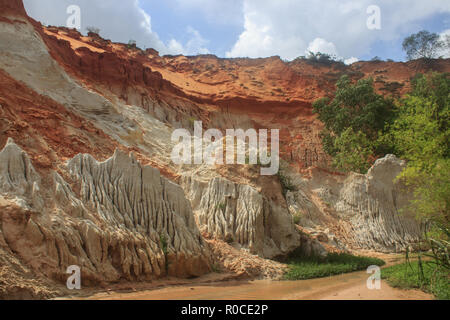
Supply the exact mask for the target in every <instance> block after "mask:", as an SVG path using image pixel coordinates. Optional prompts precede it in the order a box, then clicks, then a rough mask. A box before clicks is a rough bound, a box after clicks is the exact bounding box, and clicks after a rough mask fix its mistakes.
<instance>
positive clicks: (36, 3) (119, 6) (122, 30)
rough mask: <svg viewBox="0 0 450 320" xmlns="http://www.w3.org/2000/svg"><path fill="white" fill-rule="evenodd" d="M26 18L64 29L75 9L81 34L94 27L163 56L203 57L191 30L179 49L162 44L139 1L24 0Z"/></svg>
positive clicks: (177, 45)
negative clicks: (71, 10)
mask: <svg viewBox="0 0 450 320" xmlns="http://www.w3.org/2000/svg"><path fill="white" fill-rule="evenodd" d="M24 5H25V8H26V10H27V12H28V14H29V15H30V16H31V17H33V18H34V19H36V20H38V21H41V22H42V23H44V24H46V25H49V24H50V25H56V26H64V25H66V21H67V18H68V17H69V15H68V14H67V12H66V11H67V8H68V6H70V5H78V6H79V7H80V9H81V24H82V25H81V29H82V30H81V31H82V32H85V31H86V27H89V26H93V27H96V28H99V29H100V34H101V35H102V36H103V37H104V38H107V39H111V40H113V41H116V42H123V43H128V41H129V40H135V41H136V43H137V45H138V46H140V47H142V48H144V47H145V48H154V49H156V50H158V51H159V52H160V53H162V54H192V53H194V52H195V53H197V52H198V53H205V52H207V49H206V48H205V47H204V46H205V44H206V43H207V41H206V40H205V39H203V38H202V37H201V35H200V33H198V31H196V30H194V29H192V28H191V29H188V33H189V34H190V35H191V38H190V40H188V42H187V43H186V44H185V45H182V44H181V43H179V42H178V41H177V40H175V39H172V40H170V41H169V42H168V43H167V44H165V43H164V42H163V41H162V40H161V39H160V38H159V36H158V34H157V33H156V32H154V31H153V30H152V26H151V17H150V15H148V14H147V13H146V12H145V11H144V10H143V9H142V8H141V7H140V2H139V1H138V0H108V1H103V0H24Z"/></svg>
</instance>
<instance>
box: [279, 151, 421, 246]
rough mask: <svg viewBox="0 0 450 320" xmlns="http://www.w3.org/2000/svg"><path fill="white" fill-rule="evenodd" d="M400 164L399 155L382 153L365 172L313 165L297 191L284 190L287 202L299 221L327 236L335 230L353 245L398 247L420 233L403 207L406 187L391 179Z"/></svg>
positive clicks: (407, 194)
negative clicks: (344, 172) (333, 172)
mask: <svg viewBox="0 0 450 320" xmlns="http://www.w3.org/2000/svg"><path fill="white" fill-rule="evenodd" d="M404 168H405V162H404V161H402V160H400V159H398V158H396V157H395V156H393V155H387V156H386V157H385V158H382V159H379V160H377V161H376V162H375V164H374V165H373V167H372V168H371V169H370V170H369V172H368V173H367V174H365V175H363V174H357V173H352V174H350V175H349V176H338V175H336V176H332V175H329V174H327V173H323V172H321V171H319V170H315V171H314V172H313V174H312V177H311V178H310V179H301V181H300V182H299V186H300V187H299V190H298V191H295V192H289V193H288V196H287V199H288V204H289V208H290V210H291V212H292V213H293V214H298V215H299V216H300V220H301V221H300V224H301V225H304V226H306V227H310V228H312V229H314V228H315V229H317V228H318V227H319V229H320V228H321V229H324V230H325V229H326V230H327V231H328V233H331V235H330V237H327V241H326V242H328V240H330V241H335V240H334V238H335V236H336V234H339V235H340V238H341V239H343V240H344V241H345V242H346V243H347V244H348V245H349V246H350V247H353V248H365V249H372V250H377V251H386V252H399V251H403V250H405V249H406V248H407V247H408V246H410V245H411V244H413V243H416V242H418V240H419V239H420V237H421V230H420V226H419V224H418V223H417V222H416V220H415V219H414V218H415V217H414V214H413V213H412V212H410V210H408V205H409V203H410V200H411V199H412V198H411V193H410V192H409V191H408V189H407V188H406V187H405V186H404V185H403V184H402V183H401V182H400V181H397V180H396V177H397V176H398V175H399V174H400V173H401V171H402V170H403V169H404ZM324 181H326V184H324ZM328 238H330V239H328Z"/></svg>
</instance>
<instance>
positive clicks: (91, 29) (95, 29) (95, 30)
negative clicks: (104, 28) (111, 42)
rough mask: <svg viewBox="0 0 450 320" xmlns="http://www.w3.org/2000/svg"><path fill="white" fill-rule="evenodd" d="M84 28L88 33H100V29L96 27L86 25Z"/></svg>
mask: <svg viewBox="0 0 450 320" xmlns="http://www.w3.org/2000/svg"><path fill="white" fill-rule="evenodd" d="M86 30H87V32H88V34H90V33H91V34H96V35H99V34H100V29H99V28H96V27H87V28H86Z"/></svg>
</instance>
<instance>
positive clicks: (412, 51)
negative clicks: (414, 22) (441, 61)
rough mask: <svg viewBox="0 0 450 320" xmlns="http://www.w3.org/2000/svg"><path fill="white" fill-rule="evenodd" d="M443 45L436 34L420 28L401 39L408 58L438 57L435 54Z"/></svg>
mask: <svg viewBox="0 0 450 320" xmlns="http://www.w3.org/2000/svg"><path fill="white" fill-rule="evenodd" d="M444 45H445V44H444V42H442V41H440V36H439V35H438V34H436V33H430V32H428V31H426V30H422V31H420V32H418V33H416V34H412V35H410V36H409V37H407V38H406V39H405V40H404V41H403V50H404V51H405V52H406V55H407V57H408V59H409V60H414V59H422V58H423V59H434V58H437V57H438V56H437V54H438V52H439V50H440V49H442V48H443V47H444Z"/></svg>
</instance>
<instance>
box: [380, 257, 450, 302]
mask: <svg viewBox="0 0 450 320" xmlns="http://www.w3.org/2000/svg"><path fill="white" fill-rule="evenodd" d="M420 270H423V277H421V276H420V274H422V273H421V271H420ZM381 277H382V278H383V279H385V280H386V281H387V282H388V283H389V284H390V285H391V286H393V287H396V288H402V289H422V290H424V291H426V292H430V293H432V294H434V295H435V296H436V297H437V298H438V299H445V300H449V299H450V282H449V274H448V272H444V271H443V270H436V268H434V267H433V265H432V264H430V263H429V262H424V263H422V268H421V267H420V266H419V261H414V262H410V263H408V262H407V263H403V264H398V265H395V266H392V267H388V268H385V269H383V270H382V272H381Z"/></svg>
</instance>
